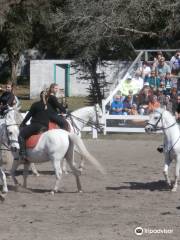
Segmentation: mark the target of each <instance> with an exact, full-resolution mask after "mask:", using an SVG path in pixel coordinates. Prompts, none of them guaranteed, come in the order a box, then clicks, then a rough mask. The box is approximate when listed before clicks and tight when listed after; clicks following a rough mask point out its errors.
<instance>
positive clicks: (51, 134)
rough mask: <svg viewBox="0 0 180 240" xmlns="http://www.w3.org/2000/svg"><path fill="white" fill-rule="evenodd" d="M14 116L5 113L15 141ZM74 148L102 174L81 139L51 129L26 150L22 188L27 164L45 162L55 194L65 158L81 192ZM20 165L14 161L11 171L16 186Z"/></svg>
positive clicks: (101, 169)
mask: <svg viewBox="0 0 180 240" xmlns="http://www.w3.org/2000/svg"><path fill="white" fill-rule="evenodd" d="M15 114H17V111H16V110H12V111H9V112H8V113H7V117H8V118H9V119H11V125H14V126H16V129H13V131H12V132H11V135H12V136H13V139H14V141H17V140H18V134H19V131H18V130H19V128H18V126H17V123H16V121H15V119H16V117H15ZM74 146H76V147H77V148H78V151H79V153H80V154H81V156H83V157H84V158H85V159H87V160H89V161H90V162H91V163H92V164H93V165H94V166H95V167H96V168H97V169H98V170H99V171H100V172H101V173H104V170H103V167H102V166H101V164H100V163H99V162H98V161H97V160H96V159H95V158H94V157H93V156H92V155H91V154H90V153H89V152H88V151H87V149H86V147H85V145H84V143H83V141H82V139H81V138H80V137H79V136H78V135H77V134H74V133H69V132H67V131H65V130H62V129H53V130H49V131H47V132H45V133H43V134H42V135H41V137H40V139H39V141H38V143H37V145H36V146H35V147H34V148H32V149H30V148H29V149H27V150H26V151H27V161H26V162H25V171H24V183H23V186H24V187H26V186H27V175H28V169H29V164H30V163H31V162H34V163H42V162H46V161H51V162H52V165H53V168H54V171H55V175H56V182H55V186H54V188H53V190H52V193H54V192H57V191H58V187H59V182H60V180H61V177H62V169H61V161H62V160H63V159H64V158H65V159H66V161H67V162H68V164H69V166H70V168H71V170H72V172H73V174H74V176H75V178H76V183H77V188H78V191H79V192H81V191H82V188H81V183H80V178H79V175H80V171H79V170H78V169H77V168H76V167H75V165H74V161H73V155H74ZM16 148H17V150H18V149H19V146H16ZM13 155H14V157H15V158H16V159H17V157H18V155H19V151H14V152H13ZM20 163H21V161H19V160H14V162H13V166H12V170H11V174H12V178H13V180H14V183H15V184H16V185H18V181H17V179H16V177H15V171H16V169H17V167H18V165H19V164H20Z"/></svg>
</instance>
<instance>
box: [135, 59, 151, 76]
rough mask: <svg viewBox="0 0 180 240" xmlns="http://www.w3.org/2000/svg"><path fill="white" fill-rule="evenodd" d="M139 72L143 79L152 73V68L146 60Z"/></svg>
mask: <svg viewBox="0 0 180 240" xmlns="http://www.w3.org/2000/svg"><path fill="white" fill-rule="evenodd" d="M138 72H139V74H140V76H141V77H142V78H143V79H144V78H146V77H149V76H150V73H151V68H150V66H149V64H148V62H146V61H144V62H143V63H142V66H141V67H140V68H139V70H138Z"/></svg>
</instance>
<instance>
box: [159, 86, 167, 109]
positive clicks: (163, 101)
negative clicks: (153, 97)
mask: <svg viewBox="0 0 180 240" xmlns="http://www.w3.org/2000/svg"><path fill="white" fill-rule="evenodd" d="M157 98H158V101H159V102H160V106H161V107H162V108H164V106H165V104H166V96H165V92H164V91H163V89H162V88H159V89H158V91H157Z"/></svg>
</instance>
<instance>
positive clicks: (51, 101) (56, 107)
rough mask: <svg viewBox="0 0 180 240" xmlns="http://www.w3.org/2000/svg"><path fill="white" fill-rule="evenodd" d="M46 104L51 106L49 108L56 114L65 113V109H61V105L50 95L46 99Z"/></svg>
mask: <svg viewBox="0 0 180 240" xmlns="http://www.w3.org/2000/svg"><path fill="white" fill-rule="evenodd" d="M48 103H49V105H51V108H52V109H53V111H54V112H56V113H58V111H59V113H66V108H65V107H63V105H62V104H61V103H60V102H58V99H57V97H56V96H54V95H50V96H49V98H48Z"/></svg>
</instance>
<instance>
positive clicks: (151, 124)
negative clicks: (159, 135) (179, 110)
mask: <svg viewBox="0 0 180 240" xmlns="http://www.w3.org/2000/svg"><path fill="white" fill-rule="evenodd" d="M175 124H176V120H175V119H174V117H173V116H172V114H171V113H170V112H169V111H166V110H164V109H162V108H158V109H156V110H154V112H152V113H151V114H150V115H149V121H148V123H147V125H146V126H145V131H146V132H147V133H149V132H155V131H157V130H166V129H168V128H170V127H172V126H173V125H175Z"/></svg>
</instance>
